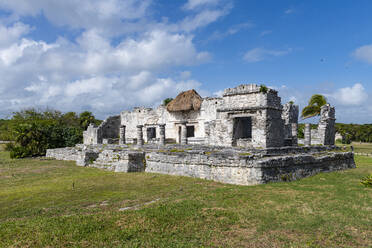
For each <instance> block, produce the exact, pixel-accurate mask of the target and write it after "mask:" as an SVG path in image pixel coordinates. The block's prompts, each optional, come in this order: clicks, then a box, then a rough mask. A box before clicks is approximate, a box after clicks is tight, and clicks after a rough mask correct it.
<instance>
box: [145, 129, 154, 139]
mask: <svg viewBox="0 0 372 248" xmlns="http://www.w3.org/2000/svg"><path fill="white" fill-rule="evenodd" d="M146 132H147V140H152V139H156V128H155V127H148V128H147V130H146Z"/></svg>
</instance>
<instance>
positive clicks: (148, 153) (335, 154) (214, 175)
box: [46, 144, 355, 185]
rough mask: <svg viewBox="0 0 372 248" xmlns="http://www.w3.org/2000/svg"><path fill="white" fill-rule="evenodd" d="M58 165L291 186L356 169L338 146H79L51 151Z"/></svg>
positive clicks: (236, 182)
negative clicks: (316, 176)
mask: <svg viewBox="0 0 372 248" xmlns="http://www.w3.org/2000/svg"><path fill="white" fill-rule="evenodd" d="M46 156H47V157H49V158H55V159H58V160H74V161H76V163H77V165H79V166H89V167H97V168H102V169H107V170H111V171H115V172H151V173H161V174H170V175H179V176H190V177H196V178H202V179H208V180H213V181H218V182H222V183H229V184H238V185H255V184H262V183H268V182H278V181H291V180H297V179H300V178H303V177H308V176H312V175H314V174H317V173H319V172H331V171H337V170H344V169H349V168H355V162H354V154H353V153H351V152H343V151H342V150H341V149H340V148H338V147H336V146H309V147H280V148H267V149H245V148H232V147H212V146H200V145H199V146H198V145H182V146H181V145H166V146H157V145H155V144H150V145H144V146H143V147H141V148H137V147H135V146H127V145H114V144H103V145H102V144H100V145H77V146H75V147H72V148H71V147H70V148H59V149H50V150H48V151H47V154H46Z"/></svg>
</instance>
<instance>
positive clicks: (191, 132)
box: [186, 126, 195, 137]
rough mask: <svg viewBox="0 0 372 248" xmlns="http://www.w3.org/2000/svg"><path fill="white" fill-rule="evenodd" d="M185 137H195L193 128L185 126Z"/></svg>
mask: <svg viewBox="0 0 372 248" xmlns="http://www.w3.org/2000/svg"><path fill="white" fill-rule="evenodd" d="M186 130H187V137H195V126H187V127H186Z"/></svg>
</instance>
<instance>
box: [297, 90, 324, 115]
mask: <svg viewBox="0 0 372 248" xmlns="http://www.w3.org/2000/svg"><path fill="white" fill-rule="evenodd" d="M326 104H327V98H325V97H324V96H323V95H319V94H315V95H313V96H312V97H311V98H310V101H309V104H308V105H307V106H306V107H305V108H304V109H303V110H302V113H301V117H302V119H307V118H310V117H314V116H318V115H320V111H321V108H322V106H324V105H326Z"/></svg>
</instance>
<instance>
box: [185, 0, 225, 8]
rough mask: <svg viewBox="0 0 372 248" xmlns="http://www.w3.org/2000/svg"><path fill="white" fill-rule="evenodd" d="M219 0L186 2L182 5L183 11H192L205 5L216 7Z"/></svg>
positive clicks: (191, 0) (189, 0)
mask: <svg viewBox="0 0 372 248" xmlns="http://www.w3.org/2000/svg"><path fill="white" fill-rule="evenodd" d="M219 2H220V0H188V1H187V3H186V4H185V5H184V8H185V9H188V10H192V9H195V8H197V7H200V6H206V5H209V6H210V5H212V6H214V5H217V4H218V3H219Z"/></svg>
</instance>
